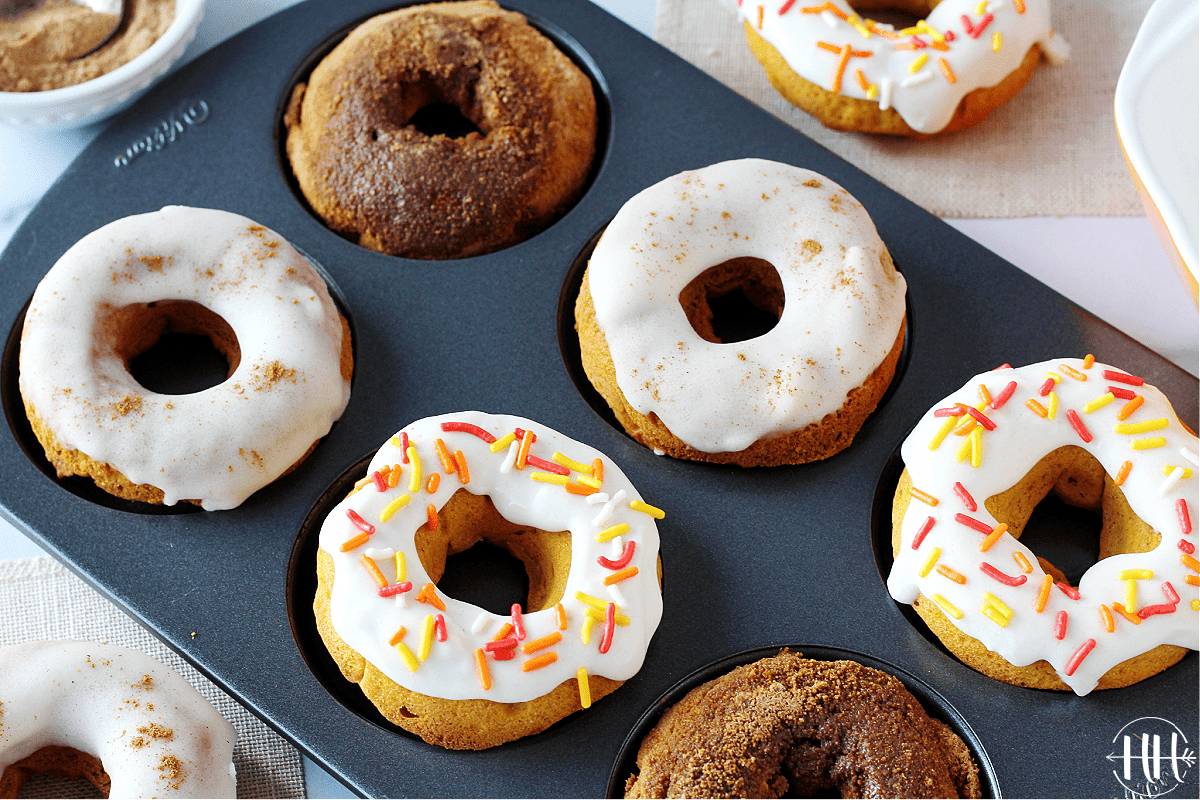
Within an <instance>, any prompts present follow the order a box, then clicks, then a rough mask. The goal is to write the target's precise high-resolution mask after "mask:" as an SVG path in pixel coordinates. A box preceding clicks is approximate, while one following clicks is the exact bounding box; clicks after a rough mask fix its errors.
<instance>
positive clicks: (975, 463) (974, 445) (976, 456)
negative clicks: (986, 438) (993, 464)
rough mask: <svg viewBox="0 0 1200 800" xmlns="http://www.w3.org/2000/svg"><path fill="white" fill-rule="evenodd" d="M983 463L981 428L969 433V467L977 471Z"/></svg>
mask: <svg viewBox="0 0 1200 800" xmlns="http://www.w3.org/2000/svg"><path fill="white" fill-rule="evenodd" d="M982 463H983V426H982V425H980V426H979V427H978V428H976V429H975V430H973V431H971V466H972V467H974V468H975V469H979V465H980V464H982Z"/></svg>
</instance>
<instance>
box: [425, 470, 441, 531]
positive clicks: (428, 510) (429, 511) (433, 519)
mask: <svg viewBox="0 0 1200 800" xmlns="http://www.w3.org/2000/svg"><path fill="white" fill-rule="evenodd" d="M433 474H434V475H435V476H436V475H437V473H436V472H435V473H433ZM425 516H426V517H428V520H427V524H428V526H429V530H431V531H436V530H437V528H438V513H437V508H436V507H435V506H434V505H433V503H430V504H429V505H427V506H425Z"/></svg>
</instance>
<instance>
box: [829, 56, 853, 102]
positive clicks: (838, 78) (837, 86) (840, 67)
mask: <svg viewBox="0 0 1200 800" xmlns="http://www.w3.org/2000/svg"><path fill="white" fill-rule="evenodd" d="M849 63H850V45H848V44H847V45H845V46H843V47H842V51H841V54H840V57H839V58H838V63H837V67H835V68H834V72H833V86H832V87H830V88H831V89H832V90H833V92H834V93H837V92H840V91H841V90H842V75H843V74H844V73H845V72H846V65H847V64H849Z"/></svg>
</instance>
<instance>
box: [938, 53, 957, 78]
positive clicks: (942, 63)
mask: <svg viewBox="0 0 1200 800" xmlns="http://www.w3.org/2000/svg"><path fill="white" fill-rule="evenodd" d="M938 66H939V67H941V68H942V74H943V75H945V76H946V80H948V81H950V82H951V83H958V78H956V77H954V70H952V69H950V62H948V61H947V60H946V59H944V58H939V59H938Z"/></svg>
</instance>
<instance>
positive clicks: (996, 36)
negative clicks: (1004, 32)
mask: <svg viewBox="0 0 1200 800" xmlns="http://www.w3.org/2000/svg"><path fill="white" fill-rule="evenodd" d="M1002 42H1003V39H1002V37H1001V36H1000V31H996V32H995V33H993V34H992V52H993V53H999V52H1000V47H1001V43H1002Z"/></svg>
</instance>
